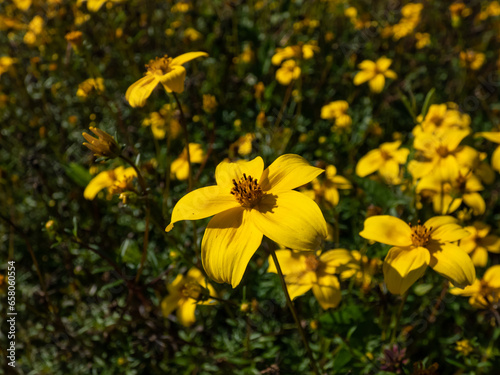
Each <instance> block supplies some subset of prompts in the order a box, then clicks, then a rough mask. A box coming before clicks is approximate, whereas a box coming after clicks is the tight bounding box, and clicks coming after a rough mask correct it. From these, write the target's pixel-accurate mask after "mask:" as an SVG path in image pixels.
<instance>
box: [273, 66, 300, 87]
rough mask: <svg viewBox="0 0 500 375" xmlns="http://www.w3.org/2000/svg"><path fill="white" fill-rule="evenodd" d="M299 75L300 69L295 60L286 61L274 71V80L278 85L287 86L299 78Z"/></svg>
mask: <svg viewBox="0 0 500 375" xmlns="http://www.w3.org/2000/svg"><path fill="white" fill-rule="evenodd" d="M300 73H301V70H300V67H299V66H298V65H297V63H296V62H295V60H287V61H285V62H284V63H283V65H281V67H280V68H279V69H278V70H277V71H276V80H277V81H278V82H279V83H280V84H282V85H284V86H287V85H289V84H290V82H292V81H293V80H294V79H297V78H299V77H300Z"/></svg>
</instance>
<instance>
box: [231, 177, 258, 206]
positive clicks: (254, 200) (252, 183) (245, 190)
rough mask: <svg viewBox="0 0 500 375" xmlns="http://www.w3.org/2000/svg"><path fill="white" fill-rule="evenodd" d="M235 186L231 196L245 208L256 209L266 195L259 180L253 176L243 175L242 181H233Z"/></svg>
mask: <svg viewBox="0 0 500 375" xmlns="http://www.w3.org/2000/svg"><path fill="white" fill-rule="evenodd" d="M233 185H234V187H233V188H232V190H231V194H233V195H234V197H235V198H236V200H237V201H238V203H239V204H241V205H242V206H243V207H248V208H252V207H254V206H255V205H257V204H259V202H260V200H261V199H262V196H263V195H264V192H263V191H262V188H261V187H260V185H259V184H258V182H257V179H254V178H253V177H252V176H248V177H247V175H246V174H245V173H243V177H242V178H241V179H240V181H238V182H236V180H234V179H233Z"/></svg>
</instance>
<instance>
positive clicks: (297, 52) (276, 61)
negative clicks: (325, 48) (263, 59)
mask: <svg viewBox="0 0 500 375" xmlns="http://www.w3.org/2000/svg"><path fill="white" fill-rule="evenodd" d="M315 52H319V47H318V46H317V45H316V43H315V42H311V43H303V44H298V45H295V46H288V47H285V48H276V53H275V54H274V55H273V57H272V58H271V63H272V64H273V65H280V64H281V63H282V62H283V61H284V60H288V59H299V60H301V59H304V60H309V59H312V58H313V57H314V53H315Z"/></svg>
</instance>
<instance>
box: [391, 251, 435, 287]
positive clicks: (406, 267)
mask: <svg viewBox="0 0 500 375" xmlns="http://www.w3.org/2000/svg"><path fill="white" fill-rule="evenodd" d="M429 261H430V253H429V251H428V250H427V249H426V248H423V247H414V248H411V249H410V250H408V249H407V248H400V247H393V248H392V249H390V250H389V252H388V253H387V256H386V257H385V260H384V266H383V269H384V280H385V283H386V284H387V289H389V292H391V293H392V294H403V293H404V292H406V291H407V290H408V288H409V287H410V286H412V285H413V283H414V282H415V281H417V280H418V279H419V278H420V277H421V276H422V275H423V274H424V272H425V269H426V268H427V266H428V265H429Z"/></svg>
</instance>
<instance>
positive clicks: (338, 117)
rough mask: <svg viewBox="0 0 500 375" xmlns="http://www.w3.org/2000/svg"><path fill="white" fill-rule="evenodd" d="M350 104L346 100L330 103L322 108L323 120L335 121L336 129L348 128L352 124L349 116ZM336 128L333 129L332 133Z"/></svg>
mask: <svg viewBox="0 0 500 375" xmlns="http://www.w3.org/2000/svg"><path fill="white" fill-rule="evenodd" d="M348 109H349V103H347V102H346V101H345V100H337V101H334V102H330V103H328V104H327V105H324V106H323V107H321V118H322V119H325V120H335V127H338V128H348V127H349V126H351V124H352V119H351V116H349V115H348V114H347V110H348ZM333 130H335V128H332V131H333Z"/></svg>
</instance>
